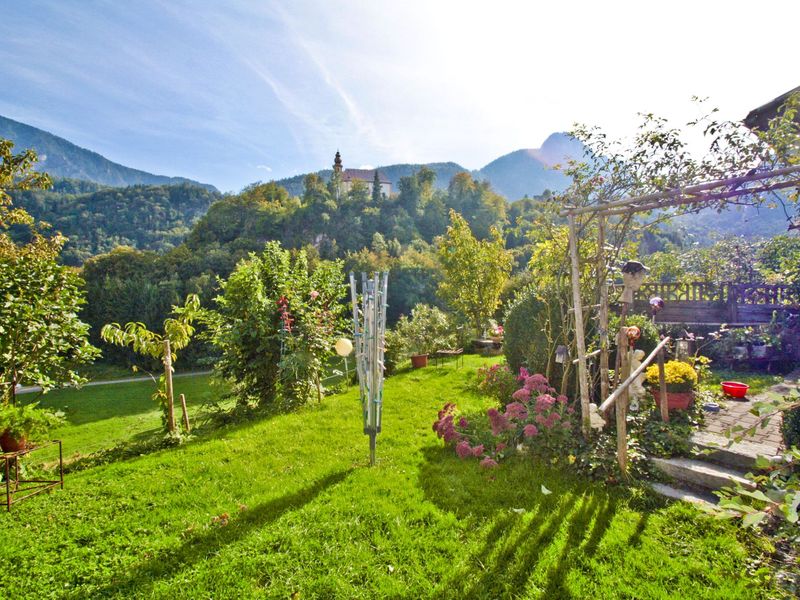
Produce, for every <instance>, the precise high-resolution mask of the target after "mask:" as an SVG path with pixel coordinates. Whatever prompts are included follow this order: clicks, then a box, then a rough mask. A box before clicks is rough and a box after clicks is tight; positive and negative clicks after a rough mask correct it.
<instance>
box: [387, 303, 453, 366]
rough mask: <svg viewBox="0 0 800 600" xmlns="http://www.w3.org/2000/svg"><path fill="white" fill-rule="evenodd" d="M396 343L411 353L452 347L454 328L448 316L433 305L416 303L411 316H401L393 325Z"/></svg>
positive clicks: (422, 352) (425, 352)
mask: <svg viewBox="0 0 800 600" xmlns="http://www.w3.org/2000/svg"><path fill="white" fill-rule="evenodd" d="M394 330H395V333H396V334H397V336H399V337H395V338H394V342H395V344H396V345H398V346H400V347H402V348H403V349H404V351H405V352H407V353H409V354H413V355H419V354H432V353H434V352H436V351H437V350H443V349H448V348H454V347H455V344H456V339H455V333H454V328H453V326H452V324H451V322H450V318H449V317H448V316H447V314H445V313H444V312H442V311H441V310H439V309H438V308H436V307H434V306H428V305H427V304H417V305H416V306H415V307H414V308H413V309H412V311H411V318H410V319H409V318H408V317H406V316H405V315H403V316H401V317H400V319H399V320H398V321H397V325H395V328H394Z"/></svg>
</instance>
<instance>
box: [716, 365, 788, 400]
mask: <svg viewBox="0 0 800 600" xmlns="http://www.w3.org/2000/svg"><path fill="white" fill-rule="evenodd" d="M723 381H739V382H741V383H745V384H747V385H749V386H750V389H749V390H748V391H747V395H748V396H749V397H752V396H755V395H757V394H761V393H763V392H766V391H767V390H768V389H769V388H770V387H772V386H773V385H776V384H779V383H781V382H782V381H783V375H776V374H772V373H765V372H763V371H734V370H732V369H712V370H711V377H710V378H709V379H708V381H705V382H703V383H702V384H701V386H700V387H701V389H706V390H711V391H713V392H721V391H722V388H721V387H720V383H722V382H723Z"/></svg>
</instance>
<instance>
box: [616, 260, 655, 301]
mask: <svg viewBox="0 0 800 600" xmlns="http://www.w3.org/2000/svg"><path fill="white" fill-rule="evenodd" d="M649 272H650V269H648V268H647V267H645V266H644V265H643V264H642V263H640V262H639V261H636V260H629V261H628V262H626V263H625V264H624V265H623V266H622V283H623V284H624V285H625V287H624V289H623V290H622V301H623V302H624V303H625V304H631V303H632V302H633V293H634V292H635V291H636V290H638V289H639V288H640V287H642V284H643V283H644V278H645V277H647V273H649Z"/></svg>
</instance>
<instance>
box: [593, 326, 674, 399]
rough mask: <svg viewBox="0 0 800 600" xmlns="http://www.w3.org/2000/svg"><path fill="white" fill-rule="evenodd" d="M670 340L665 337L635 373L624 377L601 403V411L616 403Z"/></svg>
mask: <svg viewBox="0 0 800 600" xmlns="http://www.w3.org/2000/svg"><path fill="white" fill-rule="evenodd" d="M670 341H671V338H670V337H665V338H664V339H663V340H661V341H660V342H659V343H658V346H656V348H655V350H653V351H652V352H651V353H650V354H648V355H647V358H645V359H644V360H643V361H642V364H641V365H639V367H638V368H637V369H636V370H635V371H634V372H633V373H631V374H630V375H629V376H628V377H627V378H626V379H624V380H623V381H622V383H621V384H620V385H619V387H617V389H616V390H614V391H613V392H612V393H611V395H610V396H609V397H608V398H606V400H605V401H604V402H603V403H602V404H601V405H600V409H599V410H600V412H605V411H607V410H608V409H609V408H611V407H612V406H613V405H614V402H616V400H617V398H619V396H620V394H622V392H623V391H624V390H626V389H628V386H630V384H631V383H633V381H634V380H635V379H636V378H637V377H638V376H639V375H641V374H642V371H644V370H645V369H646V368H647V367H648V365H650V363H651V362H653V359H655V358H656V356H657V355H658V352H659V350H661V349H662V348H663V347H664V346H666V345H667V344H668V343H669V342H670ZM619 352H620V350H619V348H617V353H619Z"/></svg>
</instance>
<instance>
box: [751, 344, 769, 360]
mask: <svg viewBox="0 0 800 600" xmlns="http://www.w3.org/2000/svg"><path fill="white" fill-rule="evenodd" d="M768 350H769V347H768V346H767V345H766V344H760V345H755V344H753V347H752V348H751V349H750V356H751V357H752V358H766V357H767V351H768Z"/></svg>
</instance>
